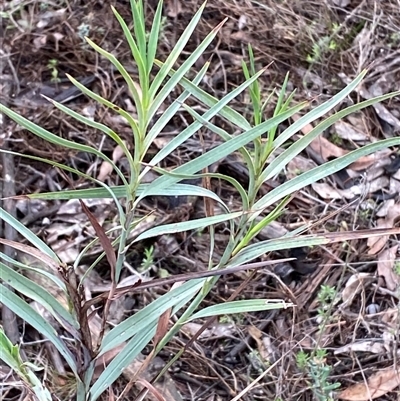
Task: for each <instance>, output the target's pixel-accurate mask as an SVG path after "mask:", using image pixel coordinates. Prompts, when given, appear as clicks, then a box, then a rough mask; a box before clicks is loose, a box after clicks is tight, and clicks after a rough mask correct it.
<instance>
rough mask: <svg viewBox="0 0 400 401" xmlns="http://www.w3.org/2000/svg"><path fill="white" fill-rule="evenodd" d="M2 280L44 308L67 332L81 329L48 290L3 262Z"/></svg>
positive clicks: (0, 266) (1, 268) (0, 268)
mask: <svg viewBox="0 0 400 401" xmlns="http://www.w3.org/2000/svg"><path fill="white" fill-rule="evenodd" d="M0 278H1V279H2V280H3V281H4V282H5V283H7V284H8V285H10V286H11V287H12V288H14V289H15V290H17V291H18V292H19V293H21V294H24V295H25V296H27V297H28V298H30V299H32V300H33V301H36V302H38V303H39V304H40V305H42V306H44V307H45V308H46V309H47V310H48V311H49V312H50V313H51V315H52V316H53V317H54V318H55V319H56V320H57V321H58V322H59V323H60V324H61V325H62V326H63V327H64V328H65V329H66V330H67V331H70V330H71V328H74V329H75V331H76V330H78V329H79V324H78V322H77V321H76V319H75V318H74V316H73V314H72V313H70V312H68V311H67V310H66V309H65V308H64V307H63V306H62V305H61V304H60V303H59V302H58V300H57V299H56V298H54V297H53V296H52V295H51V294H50V292H49V291H48V290H46V289H43V288H42V287H41V286H39V285H38V284H36V283H35V282H34V281H32V280H29V279H27V278H26V277H24V276H23V275H22V274H19V273H17V272H15V271H14V270H13V269H11V268H10V267H8V266H7V265H5V264H4V263H1V262H0Z"/></svg>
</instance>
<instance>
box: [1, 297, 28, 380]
mask: <svg viewBox="0 0 400 401" xmlns="http://www.w3.org/2000/svg"><path fill="white" fill-rule="evenodd" d="M0 299H1V298H0ZM0 359H1V360H2V361H3V362H5V363H6V364H7V365H8V366H9V367H10V368H11V369H12V370H14V371H15V372H17V373H18V374H19V375H20V376H22V377H23V378H25V374H24V372H23V371H22V370H21V366H22V364H23V361H22V359H21V356H20V355H19V349H18V346H17V345H13V343H12V342H11V341H10V339H9V338H8V337H7V336H6V334H5V333H4V331H3V329H2V328H1V327H0Z"/></svg>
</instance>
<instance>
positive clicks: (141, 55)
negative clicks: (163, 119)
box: [111, 6, 149, 103]
mask: <svg viewBox="0 0 400 401" xmlns="http://www.w3.org/2000/svg"><path fill="white" fill-rule="evenodd" d="M111 9H112V11H113V13H114V15H115V17H116V18H117V20H118V22H119V24H120V26H121V28H122V30H123V32H124V36H125V39H126V40H127V42H128V44H129V47H130V49H131V53H132V57H133V59H134V60H135V63H136V65H137V67H138V70H139V80H140V87H141V89H142V94H143V100H144V99H145V98H147V91H148V86H149V82H148V74H147V68H146V45H145V49H144V52H143V49H140V50H139V48H138V46H137V45H136V42H135V39H133V36H132V34H131V30H130V29H129V27H128V25H127V24H126V22H125V21H124V19H123V18H122V17H121V15H120V14H119V13H118V11H117V10H116V9H115V7H113V6H111ZM136 25H137V24H136V22H135V26H136ZM143 103H146V102H143Z"/></svg>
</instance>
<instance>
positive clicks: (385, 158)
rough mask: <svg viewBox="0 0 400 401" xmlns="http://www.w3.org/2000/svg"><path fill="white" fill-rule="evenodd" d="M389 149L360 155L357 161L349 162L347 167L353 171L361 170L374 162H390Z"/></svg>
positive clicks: (374, 163)
mask: <svg viewBox="0 0 400 401" xmlns="http://www.w3.org/2000/svg"><path fill="white" fill-rule="evenodd" d="M390 153H391V151H390V149H384V150H381V151H379V152H374V153H373V154H372V155H368V156H363V157H360V158H359V159H358V160H357V161H355V162H354V163H352V164H350V166H349V168H350V169H351V170H354V171H363V170H366V169H367V168H370V167H371V166H374V165H376V164H378V163H379V164H381V165H382V164H390V161H391V160H390V157H389V156H390Z"/></svg>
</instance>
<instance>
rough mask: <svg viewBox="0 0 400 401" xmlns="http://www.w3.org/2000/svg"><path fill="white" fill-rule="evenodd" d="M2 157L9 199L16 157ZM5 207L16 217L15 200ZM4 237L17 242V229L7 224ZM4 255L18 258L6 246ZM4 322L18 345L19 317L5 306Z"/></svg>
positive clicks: (4, 179) (10, 335) (13, 182)
mask: <svg viewBox="0 0 400 401" xmlns="http://www.w3.org/2000/svg"><path fill="white" fill-rule="evenodd" d="M3 118H4V116H3ZM5 147H7V142H6V143H5ZM1 156H2V157H1V158H2V165H3V197H4V198H8V197H10V196H14V195H15V181H14V177H15V175H14V171H15V170H14V157H13V155H11V154H7V153H2V154H1ZM3 205H4V210H5V211H6V212H8V213H9V214H11V215H12V216H13V217H16V210H15V201H14V200H13V199H4V200H3ZM4 237H5V238H6V239H8V240H11V241H15V239H16V237H17V235H16V231H15V229H14V228H13V227H12V226H11V225H9V224H7V223H5V224H4ZM4 253H5V255H7V256H9V257H10V258H12V259H15V257H16V252H15V250H14V249H13V248H11V247H9V246H6V245H4ZM6 263H7V262H6ZM10 267H12V266H10ZM3 285H4V286H6V287H7V288H8V289H9V290H11V291H14V290H13V289H12V288H11V287H10V286H8V285H7V284H6V283H3ZM2 321H3V327H4V332H5V333H6V335H7V337H8V338H9V339H10V341H11V342H12V343H13V344H17V343H18V341H19V336H20V335H19V330H18V323H17V317H16V315H15V313H14V312H13V311H12V310H11V309H9V308H7V307H6V306H5V305H3V308H2Z"/></svg>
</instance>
